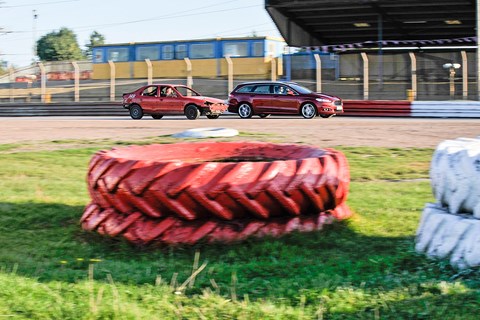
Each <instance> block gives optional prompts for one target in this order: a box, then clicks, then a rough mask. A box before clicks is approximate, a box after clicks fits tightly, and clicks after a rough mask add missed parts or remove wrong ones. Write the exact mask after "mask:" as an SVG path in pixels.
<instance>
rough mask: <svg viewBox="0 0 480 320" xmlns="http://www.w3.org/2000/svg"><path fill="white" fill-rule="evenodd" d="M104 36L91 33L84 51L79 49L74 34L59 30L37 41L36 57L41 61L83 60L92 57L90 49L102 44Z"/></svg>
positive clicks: (62, 29)
mask: <svg viewBox="0 0 480 320" xmlns="http://www.w3.org/2000/svg"><path fill="white" fill-rule="evenodd" d="M104 43H105V36H103V35H102V34H100V33H98V32H97V31H93V32H92V33H91V34H90V38H89V42H88V43H87V45H86V49H85V50H82V49H80V46H79V45H78V42H77V36H76V34H75V33H74V32H73V31H72V30H70V29H68V28H61V29H60V30H58V31H52V32H50V33H47V34H46V35H44V36H42V37H41V38H40V39H38V41H37V55H38V57H39V59H40V60H41V61H73V60H85V59H90V58H91V57H92V48H93V47H94V46H96V45H100V44H104Z"/></svg>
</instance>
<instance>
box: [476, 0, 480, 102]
mask: <svg viewBox="0 0 480 320" xmlns="http://www.w3.org/2000/svg"><path fill="white" fill-rule="evenodd" d="M479 28H480V0H477V98H478V100H479V101H480V30H479Z"/></svg>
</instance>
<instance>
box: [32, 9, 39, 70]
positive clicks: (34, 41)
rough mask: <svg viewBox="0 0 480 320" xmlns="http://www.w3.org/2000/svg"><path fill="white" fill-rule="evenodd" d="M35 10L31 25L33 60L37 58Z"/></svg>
mask: <svg viewBox="0 0 480 320" xmlns="http://www.w3.org/2000/svg"><path fill="white" fill-rule="evenodd" d="M37 18H38V14H37V10H33V25H32V29H33V30H32V37H33V60H36V59H37Z"/></svg>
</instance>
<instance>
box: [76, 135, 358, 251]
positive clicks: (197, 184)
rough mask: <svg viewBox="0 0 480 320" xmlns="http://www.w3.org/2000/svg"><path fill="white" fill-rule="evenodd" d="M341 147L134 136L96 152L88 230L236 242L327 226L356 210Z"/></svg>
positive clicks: (140, 239) (142, 240)
mask: <svg viewBox="0 0 480 320" xmlns="http://www.w3.org/2000/svg"><path fill="white" fill-rule="evenodd" d="M349 181H350V174H349V169H348V164H347V161H346V158H345V156H344V155H343V154H342V153H341V152H338V151H336V150H333V149H317V148H313V147H310V146H301V145H286V144H272V143H262V142H217V143H212V142H205V143H178V144H165V145H148V146H131V147H127V148H119V149H112V150H108V151H100V152H98V153H97V154H95V155H94V156H93V158H92V159H91V161H90V165H89V171H88V176H87V183H88V189H89V193H90V196H91V199H92V202H91V204H90V205H88V206H87V208H86V210H85V212H84V214H83V216H82V218H81V223H82V227H83V228H84V229H85V230H90V231H93V230H96V231H97V232H99V233H101V234H105V235H109V236H112V237H116V236H122V237H124V238H125V239H127V240H129V241H131V242H134V243H137V244H150V243H161V244H179V243H185V244H193V243H196V242H198V241H207V242H212V241H221V242H231V241H238V240H243V239H246V238H248V237H252V236H256V237H261V236H265V235H270V236H280V235H283V234H285V233H289V232H292V231H314V230H319V229H321V228H322V227H323V225H324V224H325V223H330V222H332V221H333V220H335V219H345V218H347V217H349V216H350V215H351V212H350V210H349V209H348V207H347V206H346V204H345V201H346V198H347V194H348V187H349Z"/></svg>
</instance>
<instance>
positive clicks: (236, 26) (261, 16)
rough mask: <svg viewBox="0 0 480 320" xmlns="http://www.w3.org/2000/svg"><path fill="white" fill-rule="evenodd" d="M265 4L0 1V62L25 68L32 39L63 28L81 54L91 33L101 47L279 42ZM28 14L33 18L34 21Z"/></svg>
mask: <svg viewBox="0 0 480 320" xmlns="http://www.w3.org/2000/svg"><path fill="white" fill-rule="evenodd" d="M264 4H265V1H264V0H233V1H232V0H157V1H155V0H136V1H131V0H116V1H114V0H39V1H35V0H0V28H2V30H1V32H2V33H1V34H0V59H2V60H4V61H7V62H8V63H10V64H13V65H14V66H15V67H22V66H26V65H28V64H30V63H31V62H32V59H33V42H34V38H36V39H37V40H38V38H40V37H41V36H43V35H45V34H47V33H49V32H52V31H58V30H59V29H60V28H62V27H67V28H69V29H71V30H73V31H74V32H75V34H76V35H77V41H78V44H79V45H80V47H81V48H82V49H83V48H84V46H85V44H86V43H87V42H88V38H89V35H90V34H91V33H92V32H93V31H94V30H96V31H98V32H100V33H101V34H103V35H104V36H105V38H106V43H126V42H143V41H164V40H188V39H201V38H212V37H217V36H218V37H236V36H249V35H251V34H252V33H253V32H255V33H256V34H257V35H259V36H263V35H266V36H274V37H280V34H279V33H278V31H277V29H276V27H275V24H274V23H273V21H272V19H271V18H270V16H269V15H268V13H267V12H266V10H265V8H264ZM33 10H36V13H37V15H38V17H37V19H36V20H35V21H34V19H33ZM34 30H36V31H35V32H34ZM5 32H8V33H5Z"/></svg>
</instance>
